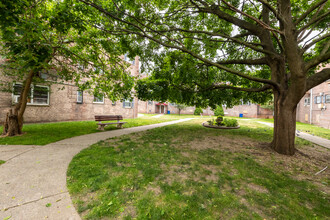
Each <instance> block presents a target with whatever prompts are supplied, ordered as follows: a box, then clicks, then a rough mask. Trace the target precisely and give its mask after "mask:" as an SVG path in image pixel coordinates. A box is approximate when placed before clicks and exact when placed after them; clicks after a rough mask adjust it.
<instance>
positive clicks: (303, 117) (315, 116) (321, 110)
mask: <svg viewBox="0 0 330 220" xmlns="http://www.w3.org/2000/svg"><path fill="white" fill-rule="evenodd" d="M311 93H312V99H311V100H310V105H306V104H305V98H310V96H311ZM325 95H330V80H328V81H326V82H324V83H322V84H320V85H318V86H316V87H314V88H313V89H312V90H310V91H308V92H307V93H306V94H305V96H304V97H303V98H302V99H301V100H300V102H299V104H298V106H297V121H299V122H304V123H311V119H312V124H315V125H317V126H320V127H324V128H327V129H330V103H324V99H323V97H324V96H325ZM315 96H321V97H322V98H321V100H322V103H319V104H316V103H315ZM311 105H312V114H311V115H312V118H310V110H311Z"/></svg>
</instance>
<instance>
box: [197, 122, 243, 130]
mask: <svg viewBox="0 0 330 220" xmlns="http://www.w3.org/2000/svg"><path fill="white" fill-rule="evenodd" d="M202 125H203V126H204V127H206V128H215V129H238V128H240V126H237V127H225V126H217V125H209V124H208V123H207V121H206V122H203V124H202Z"/></svg>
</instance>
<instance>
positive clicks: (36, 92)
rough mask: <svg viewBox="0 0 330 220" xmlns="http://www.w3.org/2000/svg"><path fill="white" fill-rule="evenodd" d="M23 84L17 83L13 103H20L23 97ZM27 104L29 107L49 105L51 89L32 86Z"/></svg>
mask: <svg viewBox="0 0 330 220" xmlns="http://www.w3.org/2000/svg"><path fill="white" fill-rule="evenodd" d="M22 87H23V85H22V84H19V83H16V84H15V85H14V89H13V103H18V102H19V100H20V96H21V91H22ZM27 104H29V105H49V87H48V86H40V85H31V89H30V91H29V94H28V100H27Z"/></svg>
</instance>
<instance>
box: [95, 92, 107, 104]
mask: <svg viewBox="0 0 330 220" xmlns="http://www.w3.org/2000/svg"><path fill="white" fill-rule="evenodd" d="M93 103H99V104H103V103H104V95H102V94H100V95H97V96H95V95H94V100H93Z"/></svg>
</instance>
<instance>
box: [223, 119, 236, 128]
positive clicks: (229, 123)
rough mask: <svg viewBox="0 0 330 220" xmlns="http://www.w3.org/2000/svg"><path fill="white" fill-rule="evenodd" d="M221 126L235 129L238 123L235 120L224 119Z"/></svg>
mask: <svg viewBox="0 0 330 220" xmlns="http://www.w3.org/2000/svg"><path fill="white" fill-rule="evenodd" d="M223 124H224V125H225V126H226V127H237V126H238V122H237V120H236V119H227V118H225V119H224V120H223Z"/></svg>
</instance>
